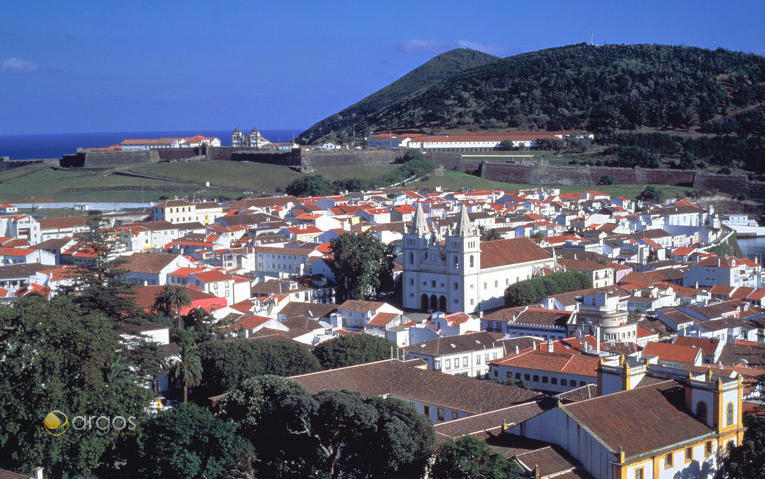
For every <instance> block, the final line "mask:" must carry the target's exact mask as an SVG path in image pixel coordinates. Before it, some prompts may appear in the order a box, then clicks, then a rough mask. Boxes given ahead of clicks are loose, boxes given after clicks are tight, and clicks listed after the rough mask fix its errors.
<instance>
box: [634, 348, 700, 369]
mask: <svg viewBox="0 0 765 479" xmlns="http://www.w3.org/2000/svg"><path fill="white" fill-rule="evenodd" d="M700 351H701V350H700V349H698V348H694V347H692V346H684V345H680V344H671V343H648V344H646V346H645V349H643V356H658V357H659V359H660V360H662V361H671V362H674V363H688V364H694V363H695V362H696V357H697V356H698V355H699V352H700Z"/></svg>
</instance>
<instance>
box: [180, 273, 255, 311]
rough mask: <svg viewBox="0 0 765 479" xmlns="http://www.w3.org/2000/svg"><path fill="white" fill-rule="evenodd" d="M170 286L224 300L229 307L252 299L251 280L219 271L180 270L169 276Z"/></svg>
mask: <svg viewBox="0 0 765 479" xmlns="http://www.w3.org/2000/svg"><path fill="white" fill-rule="evenodd" d="M167 281H168V283H169V284H182V285H184V286H189V287H192V288H196V289H199V290H200V291H204V292H205V293H208V294H212V295H213V296H217V297H219V298H224V299H225V300H226V304H227V305H231V304H236V303H238V302H240V301H244V300H245V299H249V297H250V280H248V279H247V278H242V277H240V276H232V275H228V274H225V273H223V272H221V271H219V270H217V269H202V268H179V269H177V270H175V271H173V272H171V273H169V274H168V275H167Z"/></svg>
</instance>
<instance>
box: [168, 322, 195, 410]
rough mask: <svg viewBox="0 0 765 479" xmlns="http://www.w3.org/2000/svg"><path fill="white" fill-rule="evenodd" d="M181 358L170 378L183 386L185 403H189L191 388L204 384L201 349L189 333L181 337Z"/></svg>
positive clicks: (172, 370)
mask: <svg viewBox="0 0 765 479" xmlns="http://www.w3.org/2000/svg"><path fill="white" fill-rule="evenodd" d="M180 348H181V351H180V355H181V358H180V360H179V361H178V362H176V363H175V364H174V365H173V368H172V369H171V371H170V377H171V378H172V379H173V380H174V381H179V382H180V383H181V384H183V402H184V403H185V402H188V393H189V388H193V387H196V386H199V384H200V383H201V382H202V361H201V359H200V356H199V349H198V348H197V346H196V344H194V343H193V342H192V340H191V338H190V336H189V334H188V333H185V334H182V335H181V344H180Z"/></svg>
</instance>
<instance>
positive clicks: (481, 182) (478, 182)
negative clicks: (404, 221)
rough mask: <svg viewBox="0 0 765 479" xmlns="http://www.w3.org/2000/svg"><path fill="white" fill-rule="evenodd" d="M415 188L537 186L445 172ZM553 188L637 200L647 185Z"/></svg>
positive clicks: (670, 191)
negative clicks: (598, 192)
mask: <svg viewBox="0 0 765 479" xmlns="http://www.w3.org/2000/svg"><path fill="white" fill-rule="evenodd" d="M411 186H413V187H415V186H441V187H442V188H444V189H450V190H456V189H460V188H469V189H492V188H498V189H504V190H521V189H528V188H532V187H533V186H535V185H528V184H525V183H504V182H501V181H493V180H487V179H484V178H479V177H477V176H473V175H468V174H467V173H458V172H456V171H448V170H447V171H444V176H434V175H431V176H430V178H429V179H428V180H427V181H422V182H418V183H414V184H413V185H411ZM549 186H550V187H551V188H552V187H555V188H560V191H561V193H570V192H572V191H584V190H596V191H600V192H601V193H605V194H608V195H611V196H625V197H627V198H635V196H637V195H638V193H640V192H641V191H642V190H643V188H645V186H646V185H642V184H640V185H638V184H628V185H597V186H567V185H560V186H555V185H549ZM653 186H654V187H655V188H656V189H658V190H660V191H661V192H662V193H664V196H665V198H672V197H685V194H686V193H687V192H690V191H693V188H684V187H681V186H671V185H653Z"/></svg>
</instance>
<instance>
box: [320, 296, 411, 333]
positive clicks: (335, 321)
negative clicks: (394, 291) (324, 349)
mask: <svg viewBox="0 0 765 479" xmlns="http://www.w3.org/2000/svg"><path fill="white" fill-rule="evenodd" d="M403 314H404V312H403V311H402V310H400V309H398V308H396V307H395V306H391V305H390V304H388V303H384V302H381V301H363V300H356V299H349V300H346V301H345V302H344V303H343V304H341V305H339V306H338V308H337V311H336V312H334V313H332V315H331V316H330V321H331V324H332V327H333V328H338V329H351V330H353V329H355V330H363V329H367V328H378V329H387V328H388V327H389V325H390V326H394V325H396V324H398V323H400V322H401V316H402V315H403ZM391 323H393V324H391Z"/></svg>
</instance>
